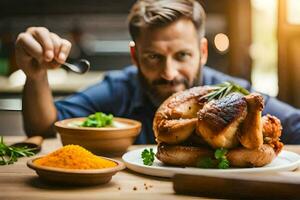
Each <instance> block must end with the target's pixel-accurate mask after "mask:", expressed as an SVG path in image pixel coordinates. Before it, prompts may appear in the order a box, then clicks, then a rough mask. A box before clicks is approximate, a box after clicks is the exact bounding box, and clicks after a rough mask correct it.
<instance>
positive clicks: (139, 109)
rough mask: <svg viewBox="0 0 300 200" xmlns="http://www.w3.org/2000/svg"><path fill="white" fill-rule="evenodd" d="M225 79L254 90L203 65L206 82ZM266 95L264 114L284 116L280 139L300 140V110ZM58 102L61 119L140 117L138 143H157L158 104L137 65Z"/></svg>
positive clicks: (245, 82)
mask: <svg viewBox="0 0 300 200" xmlns="http://www.w3.org/2000/svg"><path fill="white" fill-rule="evenodd" d="M224 81H233V82H235V83H237V84H239V85H241V86H242V87H244V88H246V89H248V90H250V91H253V90H252V88H251V85H250V84H249V82H247V81H246V80H243V79H239V78H234V77H231V76H228V75H226V74H223V73H221V72H218V71H215V70H213V69H211V68H209V67H204V68H203V72H202V84H203V85H211V84H218V83H221V82H224ZM264 98H265V108H264V111H263V115H265V114H267V113H269V114H271V115H275V116H276V117H278V118H279V119H280V120H281V123H282V125H283V134H282V136H281V140H282V141H283V142H284V143H286V144H300V110H299V109H296V108H294V107H292V106H289V105H287V104H285V103H283V102H280V101H279V100H277V99H276V98H273V97H269V96H267V95H264ZM55 105H56V108H57V112H58V120H62V119H66V118H73V117H85V116H88V115H90V114H93V113H95V112H97V111H101V112H104V113H112V114H113V115H114V116H117V117H125V118H130V119H135V120H138V121H140V122H141V123H142V130H141V134H140V135H139V136H138V138H137V139H136V141H135V144H151V143H155V138H154V134H153V130H152V121H153V117H154V114H155V111H156V109H157V108H156V107H154V106H153V105H152V104H151V102H150V101H149V99H148V98H147V97H146V96H145V95H144V92H143V91H142V88H141V87H140V84H139V81H138V76H137V68H136V67H135V66H129V67H126V68H124V69H123V70H118V71H111V72H109V73H107V75H106V76H105V77H104V79H103V81H101V82H99V83H98V84H96V85H93V86H91V87H89V88H87V89H86V90H84V91H81V92H78V93H75V94H73V95H71V96H69V97H67V98H66V99H64V100H59V101H56V102H55Z"/></svg>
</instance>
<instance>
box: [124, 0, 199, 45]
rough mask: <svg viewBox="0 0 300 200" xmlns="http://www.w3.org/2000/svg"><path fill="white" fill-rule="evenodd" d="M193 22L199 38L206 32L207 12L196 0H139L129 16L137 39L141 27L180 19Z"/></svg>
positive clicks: (131, 32)
mask: <svg viewBox="0 0 300 200" xmlns="http://www.w3.org/2000/svg"><path fill="white" fill-rule="evenodd" d="M181 18H186V19H189V20H191V21H192V22H193V24H194V26H195V28H196V30H197V32H198V36H199V38H202V37H204V34H205V12H204V9H203V8H202V6H201V5H200V3H199V2H197V1H196V0H138V1H137V2H136V3H135V4H134V5H133V7H132V8H131V11H130V13H129V16H128V25H129V32H130V35H131V37H132V39H133V40H134V41H135V40H136V39H137V37H138V36H139V32H140V29H141V28H156V27H161V26H167V25H169V24H171V23H172V22H175V21H176V20H178V19H181Z"/></svg>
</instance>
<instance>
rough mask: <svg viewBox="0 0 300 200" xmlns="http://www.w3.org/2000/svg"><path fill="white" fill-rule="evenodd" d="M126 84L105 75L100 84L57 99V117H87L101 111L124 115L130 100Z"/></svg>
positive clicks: (60, 118) (61, 118) (59, 118)
mask: <svg viewBox="0 0 300 200" xmlns="http://www.w3.org/2000/svg"><path fill="white" fill-rule="evenodd" d="M125 86H126V84H120V81H116V80H115V79H114V78H113V77H112V76H105V78H104V79H103V81H101V82H99V83H98V84H96V85H93V86H91V87H89V88H87V89H86V90H84V91H81V92H77V93H75V94H73V95H71V96H69V97H67V98H65V99H63V100H58V101H56V102H55V106H56V109H57V119H58V120H63V119H67V118H73V117H86V116H88V115H90V114H93V113H95V112H100V111H101V112H104V113H111V114H113V115H114V116H119V115H122V113H123V112H125V111H124V109H125V108H126V102H128V100H127V99H126V97H128V95H127V94H126V93H127V92H128V89H126V87H125Z"/></svg>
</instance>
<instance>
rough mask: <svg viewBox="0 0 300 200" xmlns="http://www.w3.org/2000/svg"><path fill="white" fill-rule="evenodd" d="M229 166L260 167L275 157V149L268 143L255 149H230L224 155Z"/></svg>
mask: <svg viewBox="0 0 300 200" xmlns="http://www.w3.org/2000/svg"><path fill="white" fill-rule="evenodd" d="M226 157H227V159H228V161H229V163H230V165H231V166H234V167H261V166H264V165H266V164H269V163H270V162H271V161H272V160H273V159H274V158H275V157H276V154H275V151H274V150H273V148H272V147H271V146H270V145H268V144H263V145H262V146H260V147H259V148H257V149H247V148H244V147H239V148H235V149H231V150H230V151H228V153H227V155H226Z"/></svg>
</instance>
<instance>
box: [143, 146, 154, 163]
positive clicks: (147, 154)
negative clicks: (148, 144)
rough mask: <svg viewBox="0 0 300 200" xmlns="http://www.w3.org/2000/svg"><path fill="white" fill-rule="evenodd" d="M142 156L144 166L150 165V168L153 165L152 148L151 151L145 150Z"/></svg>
mask: <svg viewBox="0 0 300 200" xmlns="http://www.w3.org/2000/svg"><path fill="white" fill-rule="evenodd" d="M141 156H142V159H143V163H144V165H149V166H151V165H153V162H154V152H153V149H152V148H150V150H148V149H144V150H143V152H142V155H141Z"/></svg>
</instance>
